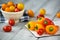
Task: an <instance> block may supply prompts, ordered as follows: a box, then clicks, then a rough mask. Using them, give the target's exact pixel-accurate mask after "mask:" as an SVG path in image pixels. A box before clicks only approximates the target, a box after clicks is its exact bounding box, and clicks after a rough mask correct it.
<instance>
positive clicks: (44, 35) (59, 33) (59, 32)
mask: <svg viewBox="0 0 60 40" xmlns="http://www.w3.org/2000/svg"><path fill="white" fill-rule="evenodd" d="M25 26H26V28H27V29H28V27H27V25H25ZM59 28H60V27H59ZM28 30H29V29H28ZM29 31H30V32H31V33H32V34H33V35H34V36H35V37H50V36H60V29H59V31H57V33H56V34H55V35H48V34H43V35H38V34H37V32H36V31H32V30H29Z"/></svg>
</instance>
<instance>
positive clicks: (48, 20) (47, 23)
mask: <svg viewBox="0 0 60 40" xmlns="http://www.w3.org/2000/svg"><path fill="white" fill-rule="evenodd" d="M43 25H44V26H45V27H46V26H47V25H54V22H53V21H52V20H50V19H49V18H45V20H44V21H43Z"/></svg>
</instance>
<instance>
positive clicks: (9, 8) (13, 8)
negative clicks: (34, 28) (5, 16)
mask: <svg viewBox="0 0 60 40" xmlns="http://www.w3.org/2000/svg"><path fill="white" fill-rule="evenodd" d="M23 9H24V4H23V3H18V4H14V2H12V1H9V2H7V3H4V4H2V10H3V11H6V12H18V11H22V10H23Z"/></svg>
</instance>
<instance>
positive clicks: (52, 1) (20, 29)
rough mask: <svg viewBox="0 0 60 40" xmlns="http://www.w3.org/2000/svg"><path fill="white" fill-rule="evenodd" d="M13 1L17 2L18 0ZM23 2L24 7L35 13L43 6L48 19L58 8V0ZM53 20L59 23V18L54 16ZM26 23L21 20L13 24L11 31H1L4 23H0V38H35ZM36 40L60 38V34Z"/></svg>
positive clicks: (15, 39)
mask: <svg viewBox="0 0 60 40" xmlns="http://www.w3.org/2000/svg"><path fill="white" fill-rule="evenodd" d="M13 1H14V0H13ZM14 2H15V3H17V2H19V0H16V1H14ZM23 2H24V1H23ZM24 4H25V9H32V10H33V11H34V12H35V15H38V14H39V9H40V8H45V9H46V11H47V15H46V16H48V18H50V19H52V17H53V16H54V15H55V14H56V12H57V11H58V10H59V9H60V0H40V1H39V0H32V1H31V0H27V1H26V2H24ZM54 22H55V23H56V24H57V25H58V24H60V23H59V22H60V19H57V18H55V20H54ZM26 23H27V22H26ZM26 23H24V22H22V23H18V24H17V25H15V26H13V30H12V32H3V30H2V28H3V26H4V25H6V23H0V40H37V38H35V37H34V36H33V35H32V34H31V32H29V31H28V30H27V29H26V28H25V24H26ZM38 40H60V36H52V37H44V38H39V39H38Z"/></svg>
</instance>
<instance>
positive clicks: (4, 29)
mask: <svg viewBox="0 0 60 40" xmlns="http://www.w3.org/2000/svg"><path fill="white" fill-rule="evenodd" d="M11 30H12V27H11V26H10V25H7V26H4V27H3V31H5V32H10V31H11Z"/></svg>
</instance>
